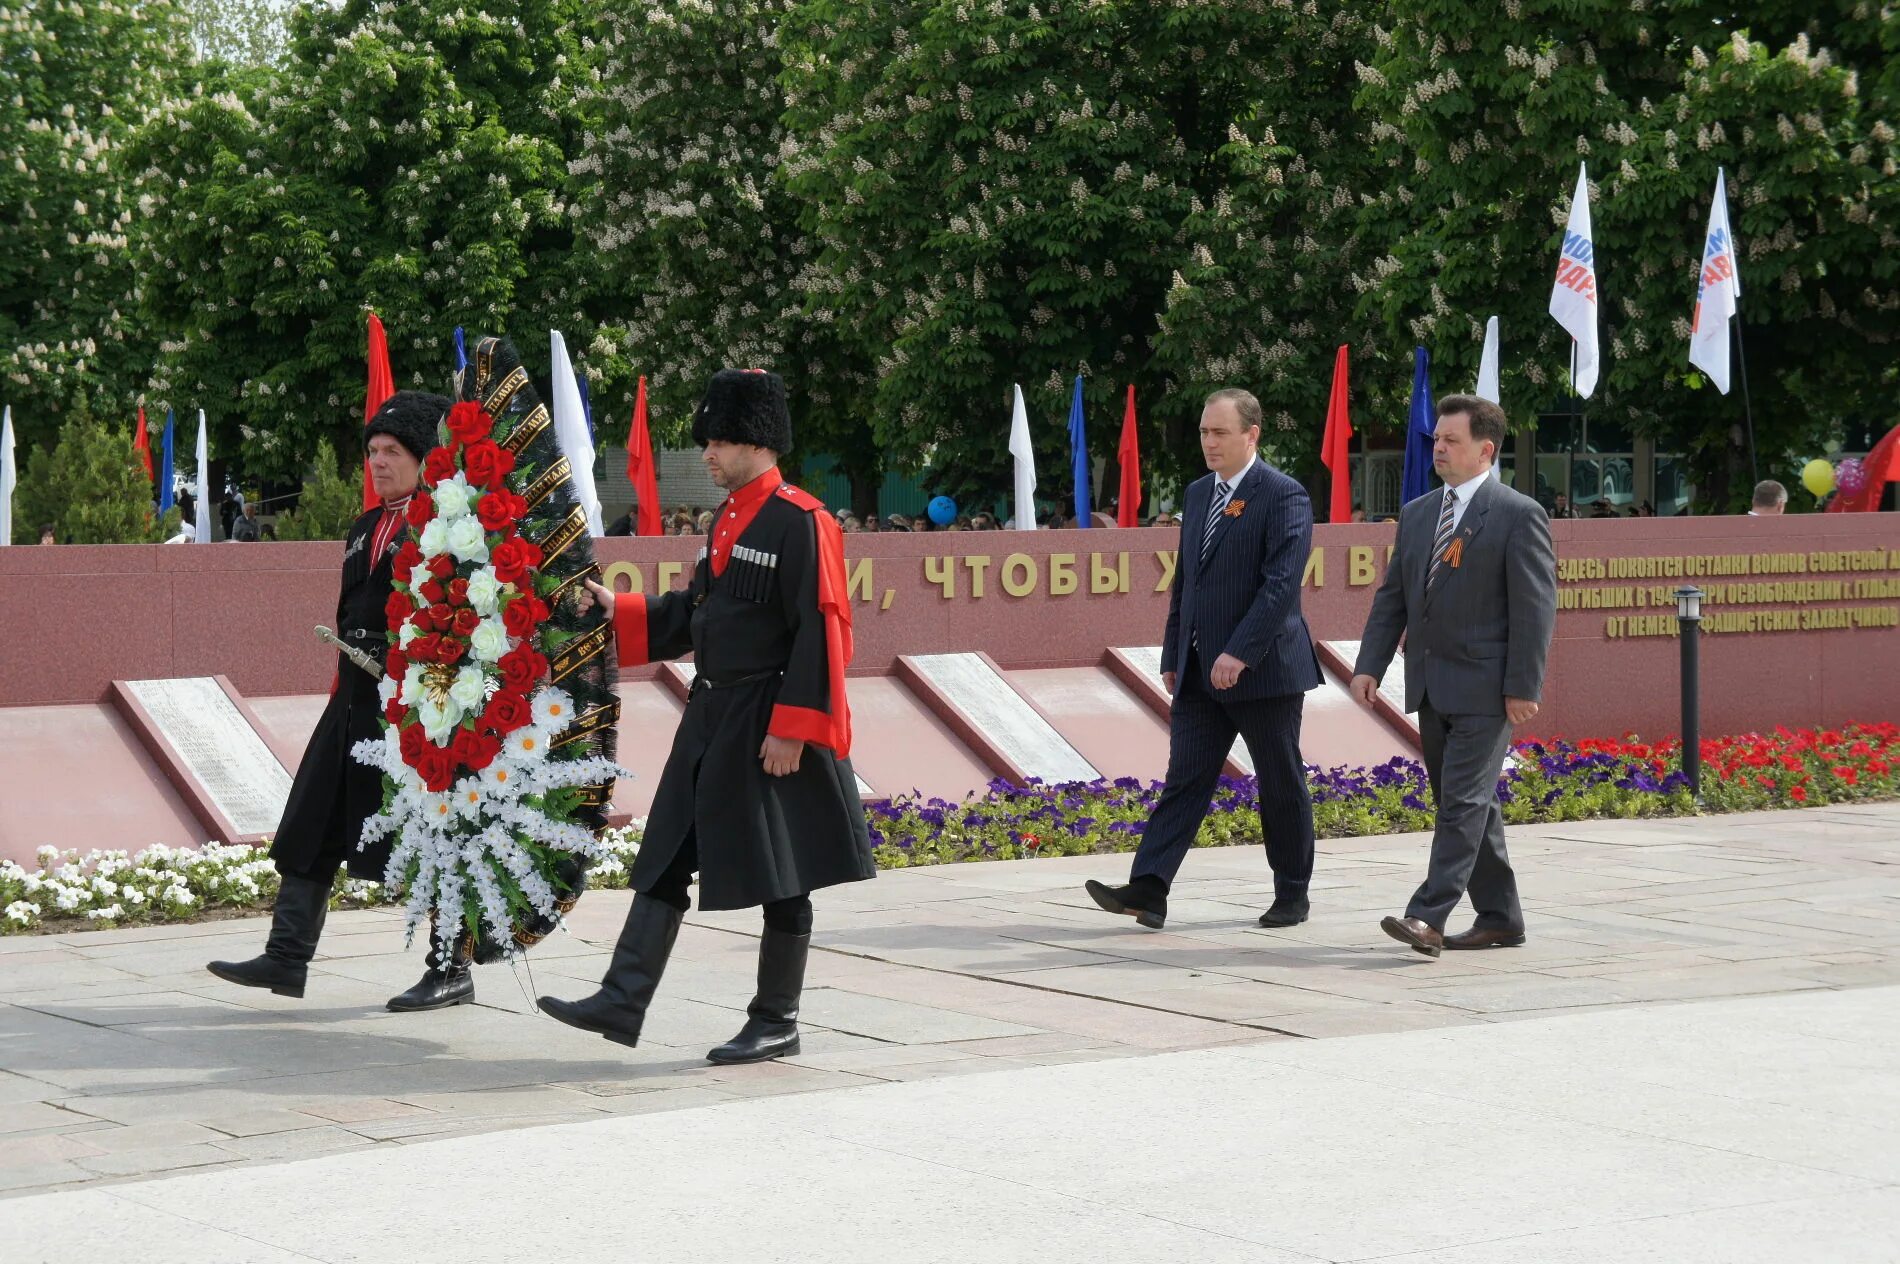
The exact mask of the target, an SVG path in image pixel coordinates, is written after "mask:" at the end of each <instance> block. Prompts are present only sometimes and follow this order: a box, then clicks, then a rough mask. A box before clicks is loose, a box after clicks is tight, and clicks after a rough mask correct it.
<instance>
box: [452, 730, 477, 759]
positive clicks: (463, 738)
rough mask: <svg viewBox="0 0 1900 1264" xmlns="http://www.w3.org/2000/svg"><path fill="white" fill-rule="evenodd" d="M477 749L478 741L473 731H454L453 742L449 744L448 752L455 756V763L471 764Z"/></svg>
mask: <svg viewBox="0 0 1900 1264" xmlns="http://www.w3.org/2000/svg"><path fill="white" fill-rule="evenodd" d="M479 749H480V739H479V738H478V737H477V736H476V735H475V730H474V729H457V730H455V740H454V741H453V742H451V743H450V744H449V750H450V751H451V752H453V754H454V755H455V762H457V763H458V764H467V763H472V762H473V761H474V757H475V754H476V752H477V751H478V750H479Z"/></svg>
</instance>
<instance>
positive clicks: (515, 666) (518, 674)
mask: <svg viewBox="0 0 1900 1264" xmlns="http://www.w3.org/2000/svg"><path fill="white" fill-rule="evenodd" d="M495 666H496V667H497V668H499V669H500V671H501V684H502V688H504V689H512V690H514V691H515V692H516V693H519V694H522V695H526V694H527V692H528V691H529V690H530V689H531V688H533V687H534V682H535V681H537V680H539V679H541V676H542V674H543V673H544V672H546V671H547V669H548V660H547V659H546V658H545V657H543V656H542V654H541V652H540V651H539V650H536V649H535V648H534V647H533V646H532V645H517V646H515V648H513V649H511V650H509V651H508V652H507V653H506V654H503V655H502V656H501V661H500V662H498V663H496V664H495Z"/></svg>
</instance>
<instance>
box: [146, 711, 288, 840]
mask: <svg viewBox="0 0 1900 1264" xmlns="http://www.w3.org/2000/svg"><path fill="white" fill-rule="evenodd" d="M124 683H125V687H126V688H127V689H128V690H129V691H130V692H131V694H132V696H133V697H135V698H137V699H138V702H139V705H140V706H142V707H144V708H145V711H146V714H148V715H150V716H151V718H152V723H153V724H155V725H156V726H157V727H158V731H159V732H160V733H161V734H162V735H163V736H164V738H165V740H166V741H167V742H169V743H170V744H171V747H172V749H173V750H175V751H177V752H178V757H179V759H180V760H182V761H183V762H184V764H185V766H186V768H188V769H189V770H190V773H191V775H192V776H193V777H194V778H195V779H196V780H197V782H198V784H199V785H200V786H201V787H203V789H204V792H205V794H206V795H207V796H209V797H210V799H211V801H212V803H214V804H215V805H216V806H217V809H218V811H219V812H221V813H223V814H224V817H225V819H226V820H228V821H230V822H231V824H232V825H234V826H235V827H236V828H237V831H238V833H239V834H270V833H274V832H275V831H276V829H277V823H278V821H279V820H280V819H281V818H282V817H283V814H284V800H285V799H287V798H288V797H289V796H290V774H289V773H288V772H286V771H285V770H284V766H283V765H282V764H280V763H278V762H277V756H276V755H274V754H272V753H271V749H270V747H268V746H266V745H265V744H264V739H263V738H262V737H260V736H259V735H258V733H257V730H255V729H253V728H252V727H251V725H250V722H249V721H247V720H246V719H245V718H244V716H243V715H242V714H241V713H240V712H239V711H238V709H237V708H236V707H235V706H233V705H232V703H231V699H230V698H228V697H226V696H225V692H224V690H222V689H220V688H219V687H218V682H217V681H215V680H213V679H211V678H210V677H209V676H191V677H183V678H180V679H174V680H128V681H126V682H124Z"/></svg>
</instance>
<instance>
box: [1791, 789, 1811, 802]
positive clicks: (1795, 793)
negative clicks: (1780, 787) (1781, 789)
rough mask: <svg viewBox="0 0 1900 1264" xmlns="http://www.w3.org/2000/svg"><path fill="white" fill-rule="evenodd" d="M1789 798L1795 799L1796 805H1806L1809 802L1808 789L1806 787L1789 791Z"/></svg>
mask: <svg viewBox="0 0 1900 1264" xmlns="http://www.w3.org/2000/svg"><path fill="white" fill-rule="evenodd" d="M1788 797H1789V798H1790V799H1793V800H1794V801H1795V802H1796V803H1806V802H1807V801H1808V788H1807V787H1806V786H1796V787H1795V788H1794V789H1792V790H1790V791H1788Z"/></svg>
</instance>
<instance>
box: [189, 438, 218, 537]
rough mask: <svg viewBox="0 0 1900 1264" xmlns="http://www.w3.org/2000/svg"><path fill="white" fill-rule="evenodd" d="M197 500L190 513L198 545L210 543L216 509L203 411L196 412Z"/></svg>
mask: <svg viewBox="0 0 1900 1264" xmlns="http://www.w3.org/2000/svg"><path fill="white" fill-rule="evenodd" d="M195 494H196V496H197V498H198V503H197V505H196V506H195V507H194V508H193V510H192V512H193V513H195V514H197V515H198V543H200V544H209V543H211V519H212V518H213V517H214V516H216V514H217V512H218V507H217V506H216V505H214V504H212V503H211V458H210V456H209V455H207V451H206V448H205V410H204V409H202V408H200V409H199V410H198V490H197V492H196V493H195Z"/></svg>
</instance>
